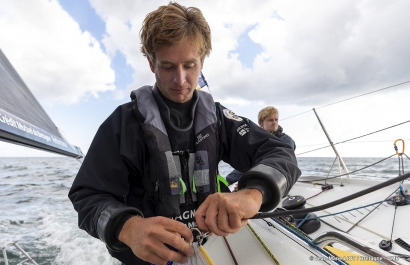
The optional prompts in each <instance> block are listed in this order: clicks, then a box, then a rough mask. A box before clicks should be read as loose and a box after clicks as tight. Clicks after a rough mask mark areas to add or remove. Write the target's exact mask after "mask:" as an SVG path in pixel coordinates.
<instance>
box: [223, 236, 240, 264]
mask: <svg viewBox="0 0 410 265" xmlns="http://www.w3.org/2000/svg"><path fill="white" fill-rule="evenodd" d="M223 238H224V240H225V244H226V246H227V247H228V250H229V253H230V254H231V257H232V259H233V263H235V265H238V262H237V261H236V258H235V255H234V254H233V251H232V249H231V246H230V245H229V242H228V239H226V236H224V237H223Z"/></svg>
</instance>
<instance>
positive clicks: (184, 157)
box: [172, 150, 193, 204]
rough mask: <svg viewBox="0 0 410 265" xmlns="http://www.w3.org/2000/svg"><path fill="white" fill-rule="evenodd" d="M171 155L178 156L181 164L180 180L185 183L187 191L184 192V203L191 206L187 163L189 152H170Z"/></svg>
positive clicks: (190, 188)
mask: <svg viewBox="0 0 410 265" xmlns="http://www.w3.org/2000/svg"><path fill="white" fill-rule="evenodd" d="M172 154H173V155H178V156H179V160H180V164H181V175H182V180H183V181H184V182H185V186H186V187H187V191H186V192H185V202H186V203H187V204H192V203H193V200H192V187H191V183H190V181H189V167H188V161H189V150H185V151H175V152H172Z"/></svg>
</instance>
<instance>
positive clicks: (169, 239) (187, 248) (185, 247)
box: [163, 233, 194, 256]
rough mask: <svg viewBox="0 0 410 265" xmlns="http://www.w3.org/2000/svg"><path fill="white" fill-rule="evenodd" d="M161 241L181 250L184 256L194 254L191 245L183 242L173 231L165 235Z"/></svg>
mask: <svg viewBox="0 0 410 265" xmlns="http://www.w3.org/2000/svg"><path fill="white" fill-rule="evenodd" d="M163 242H164V243H166V244H168V245H169V246H171V247H173V248H174V249H177V250H178V251H180V252H182V253H183V254H184V255H185V256H193V255H194V249H193V248H192V247H191V245H190V244H188V243H187V242H185V241H184V240H183V239H182V238H181V237H180V236H177V235H175V234H173V233H169V234H167V235H165V236H164V238H163Z"/></svg>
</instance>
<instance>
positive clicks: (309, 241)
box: [262, 218, 345, 264]
mask: <svg viewBox="0 0 410 265" xmlns="http://www.w3.org/2000/svg"><path fill="white" fill-rule="evenodd" d="M271 219H272V220H273V221H274V222H276V223H277V224H278V225H280V226H281V227H283V228H284V229H286V230H287V231H289V232H290V233H292V234H293V235H295V236H297V237H298V238H299V239H301V240H303V241H304V242H305V243H307V244H308V245H310V246H311V247H312V248H314V249H316V250H317V251H319V252H320V253H321V254H323V255H325V256H326V257H333V255H331V254H330V253H329V252H327V251H325V250H324V249H322V248H320V247H318V245H316V244H315V243H313V242H312V239H311V238H310V237H309V236H308V235H306V234H305V235H301V234H300V233H298V232H296V231H299V232H301V233H303V234H304V232H303V231H301V230H299V229H296V227H294V226H293V227H292V226H291V225H290V224H289V223H288V222H287V221H285V222H286V224H283V223H282V222H281V221H279V220H278V219H275V218H271ZM262 220H263V221H265V222H266V223H267V224H268V225H269V226H270V227H274V226H273V225H272V224H271V223H270V222H268V221H266V220H265V219H262ZM295 229H296V230H295ZM278 231H279V230H278ZM282 233H283V232H282ZM312 254H314V253H312ZM334 262H335V263H337V264H345V263H344V262H341V261H339V260H337V259H336V260H334Z"/></svg>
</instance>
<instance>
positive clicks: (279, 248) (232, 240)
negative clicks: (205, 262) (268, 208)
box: [204, 220, 335, 265]
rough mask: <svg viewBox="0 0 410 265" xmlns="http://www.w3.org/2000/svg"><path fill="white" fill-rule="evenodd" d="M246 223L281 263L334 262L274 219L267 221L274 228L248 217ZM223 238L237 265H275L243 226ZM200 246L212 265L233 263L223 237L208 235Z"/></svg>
mask: <svg viewBox="0 0 410 265" xmlns="http://www.w3.org/2000/svg"><path fill="white" fill-rule="evenodd" d="M249 223H250V224H251V226H252V227H253V229H254V230H255V231H256V233H257V234H258V236H259V237H260V238H261V239H262V241H263V242H264V243H265V244H266V246H267V247H268V249H269V250H270V251H271V253H272V254H273V255H274V256H275V258H276V259H277V261H278V262H279V263H280V264H281V265H287V264H289V265H294V264H316V265H318V264H335V263H334V262H333V261H331V260H329V259H327V258H325V257H324V256H323V254H322V253H321V252H319V251H318V250H315V249H314V248H312V247H311V246H310V245H308V244H307V243H305V242H304V241H302V240H300V239H299V238H297V237H296V236H294V235H293V234H292V233H290V232H288V231H287V230H285V229H284V228H283V227H281V226H280V225H278V224H276V223H275V222H274V221H270V223H272V224H273V226H274V227H271V226H269V225H268V224H267V223H266V222H265V221H263V220H250V221H249ZM227 240H228V242H229V245H230V247H231V249H232V252H233V253H234V256H235V258H236V260H237V262H238V264H240V265H255V264H275V263H274V261H273V260H272V258H271V257H270V256H269V254H268V252H267V251H266V250H265V249H264V248H263V246H262V245H261V244H260V242H259V241H258V239H257V238H256V237H255V236H254V234H253V233H252V232H251V230H250V229H249V228H248V227H247V226H244V227H243V228H242V229H241V230H240V231H239V232H237V233H235V234H231V235H229V236H228V237H227ZM204 249H205V251H206V252H207V253H208V255H209V256H210V258H211V260H212V262H213V263H214V264H215V265H219V264H223V265H235V263H234V261H233V258H232V256H231V255H230V253H229V250H228V247H227V245H226V243H225V241H224V239H223V237H220V236H211V237H210V238H209V239H208V241H207V242H206V244H204ZM295 253H297V254H295Z"/></svg>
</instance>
